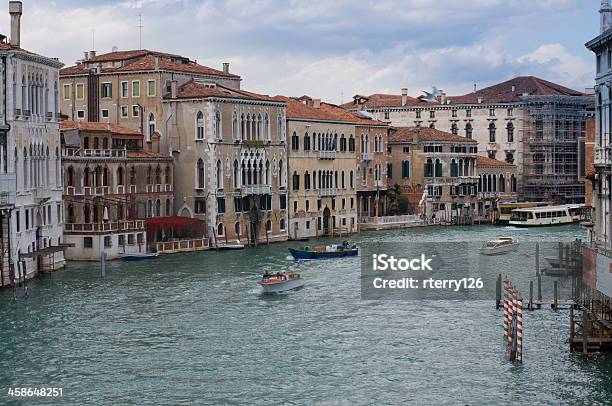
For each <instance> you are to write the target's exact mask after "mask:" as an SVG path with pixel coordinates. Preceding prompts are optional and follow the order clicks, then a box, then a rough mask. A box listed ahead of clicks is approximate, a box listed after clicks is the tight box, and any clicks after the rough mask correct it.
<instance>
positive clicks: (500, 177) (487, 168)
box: [476, 156, 518, 219]
mask: <svg viewBox="0 0 612 406" xmlns="http://www.w3.org/2000/svg"><path fill="white" fill-rule="evenodd" d="M476 173H477V174H478V210H477V211H478V213H479V214H480V215H481V217H483V218H485V219H493V214H494V213H497V212H498V210H499V203H500V202H516V201H517V198H518V194H517V187H518V176H517V168H516V165H513V164H510V163H508V162H505V161H499V160H497V159H491V158H489V157H485V156H478V157H476Z"/></svg>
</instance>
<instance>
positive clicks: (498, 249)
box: [480, 237, 518, 255]
mask: <svg viewBox="0 0 612 406" xmlns="http://www.w3.org/2000/svg"><path fill="white" fill-rule="evenodd" d="M517 247H518V239H517V238H516V237H498V238H497V239H495V240H490V241H487V242H486V243H484V245H483V246H482V247H481V248H480V253H481V254H482V255H498V254H505V253H506V252H510V251H514V250H516V248H517Z"/></svg>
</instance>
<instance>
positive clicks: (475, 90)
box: [474, 83, 476, 93]
mask: <svg viewBox="0 0 612 406" xmlns="http://www.w3.org/2000/svg"><path fill="white" fill-rule="evenodd" d="M474 93H476V83H474Z"/></svg>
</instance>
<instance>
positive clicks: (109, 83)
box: [100, 82, 113, 99]
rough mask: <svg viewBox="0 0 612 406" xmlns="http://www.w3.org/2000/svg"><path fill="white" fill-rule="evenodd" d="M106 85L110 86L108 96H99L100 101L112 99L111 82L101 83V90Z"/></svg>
mask: <svg viewBox="0 0 612 406" xmlns="http://www.w3.org/2000/svg"><path fill="white" fill-rule="evenodd" d="M106 85H110V89H111V90H110V96H104V95H100V98H101V99H110V98H112V97H113V84H112V82H102V89H104V88H105V87H106ZM100 93H102V92H100Z"/></svg>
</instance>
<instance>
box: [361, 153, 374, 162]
mask: <svg viewBox="0 0 612 406" xmlns="http://www.w3.org/2000/svg"><path fill="white" fill-rule="evenodd" d="M373 159H374V154H373V153H372V152H362V153H361V160H362V161H371V160H373Z"/></svg>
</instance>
